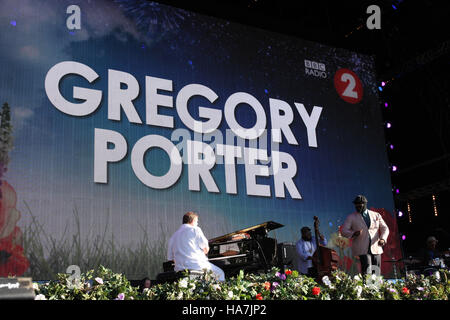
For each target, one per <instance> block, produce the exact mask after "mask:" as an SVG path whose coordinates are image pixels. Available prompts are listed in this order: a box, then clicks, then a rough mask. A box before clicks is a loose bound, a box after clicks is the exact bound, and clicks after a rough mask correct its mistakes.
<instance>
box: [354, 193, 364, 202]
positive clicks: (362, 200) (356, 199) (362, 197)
mask: <svg viewBox="0 0 450 320" xmlns="http://www.w3.org/2000/svg"><path fill="white" fill-rule="evenodd" d="M353 203H354V204H357V203H367V199H366V197H365V196H363V195H362V194H360V195H357V196H356V198H355V200H353Z"/></svg>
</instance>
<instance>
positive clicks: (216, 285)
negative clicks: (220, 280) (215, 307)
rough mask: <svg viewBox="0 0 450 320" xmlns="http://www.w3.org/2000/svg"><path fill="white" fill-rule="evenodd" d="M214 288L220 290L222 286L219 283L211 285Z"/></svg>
mask: <svg viewBox="0 0 450 320" xmlns="http://www.w3.org/2000/svg"><path fill="white" fill-rule="evenodd" d="M211 287H212V288H213V289H214V290H220V286H219V285H218V284H213V285H212V286H211Z"/></svg>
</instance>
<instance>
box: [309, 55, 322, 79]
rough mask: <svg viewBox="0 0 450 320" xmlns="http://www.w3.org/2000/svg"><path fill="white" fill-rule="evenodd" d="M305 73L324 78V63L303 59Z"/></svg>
mask: <svg viewBox="0 0 450 320" xmlns="http://www.w3.org/2000/svg"><path fill="white" fill-rule="evenodd" d="M305 73H306V74H307V75H311V76H314V77H317V78H323V79H326V77H327V73H326V68H325V64H323V63H319V62H316V61H310V60H306V59H305Z"/></svg>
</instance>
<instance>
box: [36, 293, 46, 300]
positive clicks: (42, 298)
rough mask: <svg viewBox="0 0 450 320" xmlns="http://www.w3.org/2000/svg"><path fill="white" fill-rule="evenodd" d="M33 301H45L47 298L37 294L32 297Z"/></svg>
mask: <svg viewBox="0 0 450 320" xmlns="http://www.w3.org/2000/svg"><path fill="white" fill-rule="evenodd" d="M34 300H47V298H46V297H45V296H44V295H43V294H38V295H37V296H36V297H34Z"/></svg>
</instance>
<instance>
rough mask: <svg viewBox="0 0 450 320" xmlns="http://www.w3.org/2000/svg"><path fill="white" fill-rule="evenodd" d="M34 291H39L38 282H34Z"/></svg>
mask: <svg viewBox="0 0 450 320" xmlns="http://www.w3.org/2000/svg"><path fill="white" fill-rule="evenodd" d="M33 289H34V290H36V291H39V285H38V284H37V283H36V282H33Z"/></svg>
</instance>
